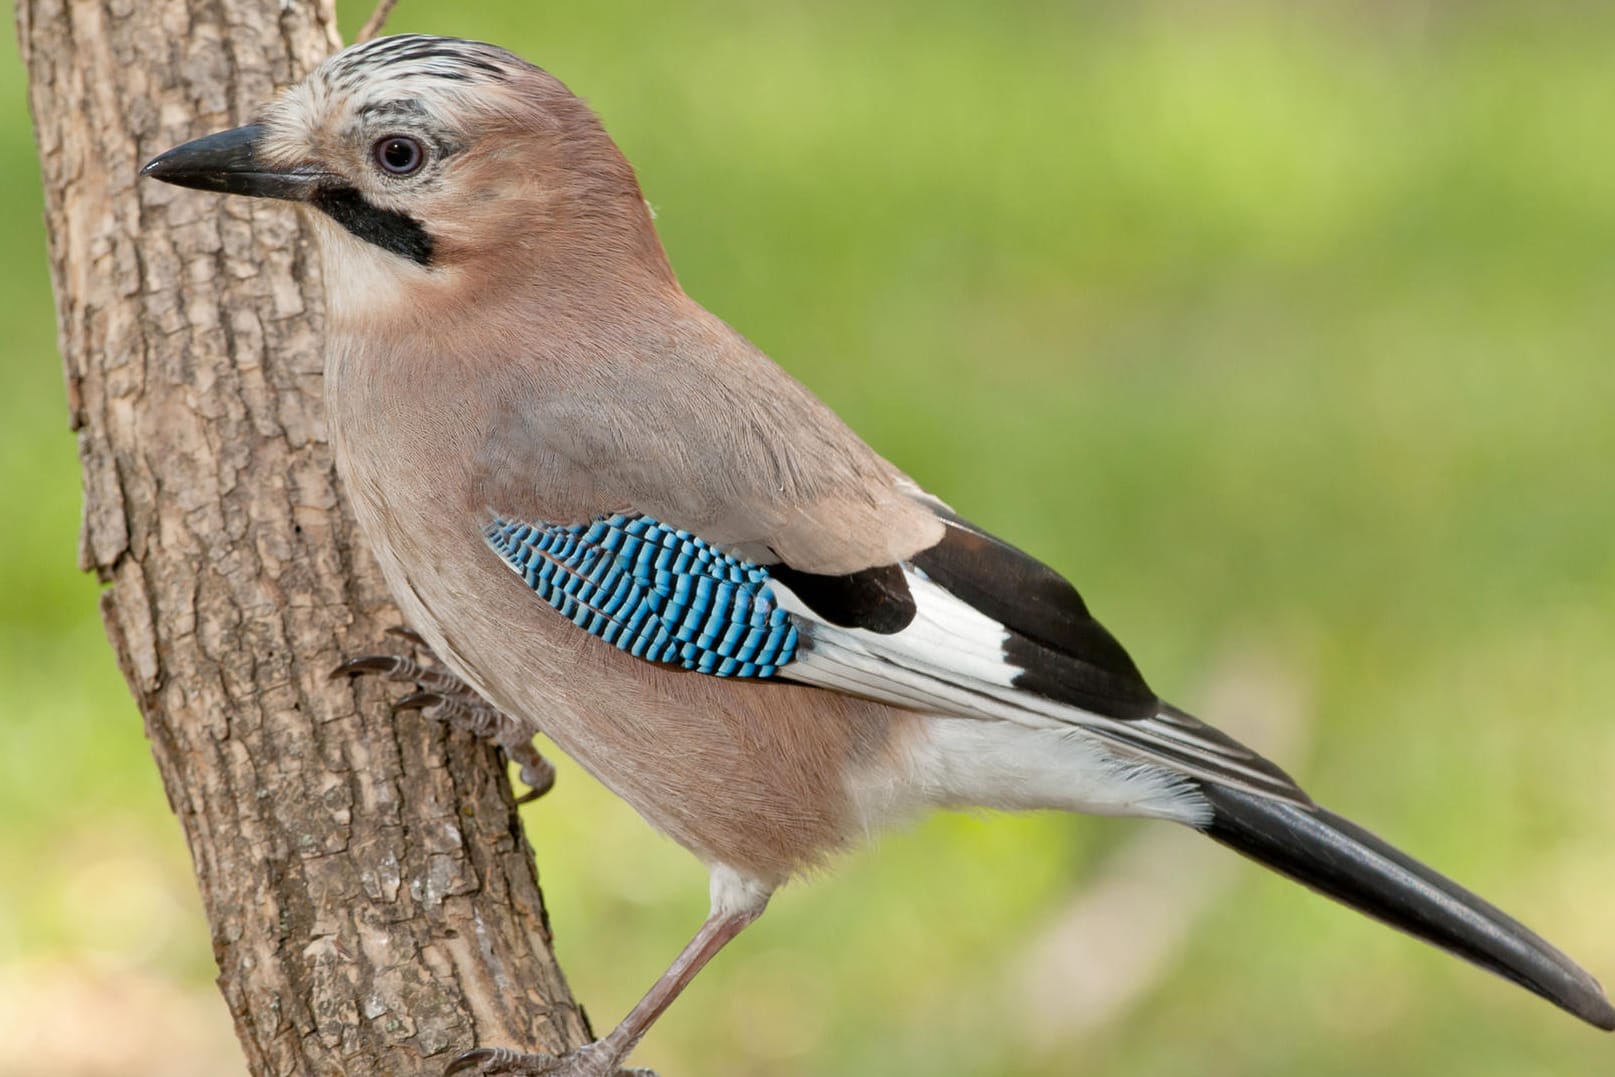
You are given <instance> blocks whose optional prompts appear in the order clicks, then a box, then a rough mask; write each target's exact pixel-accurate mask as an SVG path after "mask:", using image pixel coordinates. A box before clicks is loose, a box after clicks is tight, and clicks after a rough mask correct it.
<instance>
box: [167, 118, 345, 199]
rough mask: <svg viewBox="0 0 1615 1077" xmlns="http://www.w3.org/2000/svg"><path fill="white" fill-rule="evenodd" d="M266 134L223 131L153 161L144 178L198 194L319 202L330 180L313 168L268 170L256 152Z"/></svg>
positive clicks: (256, 129)
mask: <svg viewBox="0 0 1615 1077" xmlns="http://www.w3.org/2000/svg"><path fill="white" fill-rule="evenodd" d="M262 134H263V127H262V125H260V124H256V123H254V124H249V125H248V126H246V127H237V128H235V129H233V130H230V131H220V132H219V133H218V134H216V135H208V136H207V137H206V138H199V139H197V140H196V141H194V142H187V143H185V144H184V145H183V146H175V147H174V148H173V149H171V150H169V151H168V152H167V153H163V154H159V155H157V156H156V157H153V158H152V159H151V160H150V161H148V162H146V167H145V168H142V169H141V170H140V174H141V175H142V176H150V177H151V178H152V179H157V180H162V181H163V182H164V183H172V184H175V185H176V186H180V187H195V188H196V189H197V190H199V191H222V192H224V193H225V194H246V195H253V196H255V197H258V198H285V199H288V200H290V201H293V202H306V201H308V200H309V199H310V198H312V197H314V194H315V191H316V190H317V189H318V187H319V184H320V181H321V180H322V179H327V178H329V176H330V174H329V173H328V172H325V171H322V170H320V169H318V168H315V167H312V166H309V165H296V166H293V167H290V168H283V167H280V166H277V165H271V164H266V163H265V162H264V161H263V160H261V159H260V158H259V156H258V149H257V147H258V140H259V138H260V136H262Z"/></svg>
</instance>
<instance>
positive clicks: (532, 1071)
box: [443, 1043, 656, 1077]
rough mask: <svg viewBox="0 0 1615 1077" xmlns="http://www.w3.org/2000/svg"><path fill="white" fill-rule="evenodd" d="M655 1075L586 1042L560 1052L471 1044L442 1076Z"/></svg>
mask: <svg viewBox="0 0 1615 1077" xmlns="http://www.w3.org/2000/svg"><path fill="white" fill-rule="evenodd" d="M461 1074H464V1075H468V1077H469V1075H475V1077H493V1075H494V1074H502V1075H504V1077H656V1074H655V1073H653V1072H652V1071H650V1070H647V1069H619V1068H618V1067H617V1065H616V1064H615V1060H614V1059H612V1058H610V1057H609V1056H608V1055H606V1054H605V1053H603V1052H602V1051H600V1050H599V1047H598V1045H597V1044H593V1043H591V1044H588V1045H587V1046H584V1047H580V1048H578V1049H577V1050H575V1051H568V1052H567V1053H566V1054H564V1055H560V1056H556V1055H539V1054H523V1053H521V1052H519V1051H512V1050H511V1049H510V1048H508V1047H475V1048H472V1049H471V1050H469V1051H466V1052H464V1053H462V1054H460V1055H458V1056H456V1058H455V1059H454V1061H452V1062H450V1063H449V1065H448V1068H447V1069H445V1070H444V1071H443V1077H457V1075H461Z"/></svg>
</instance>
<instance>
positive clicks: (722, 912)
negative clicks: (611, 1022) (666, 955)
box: [444, 868, 768, 1077]
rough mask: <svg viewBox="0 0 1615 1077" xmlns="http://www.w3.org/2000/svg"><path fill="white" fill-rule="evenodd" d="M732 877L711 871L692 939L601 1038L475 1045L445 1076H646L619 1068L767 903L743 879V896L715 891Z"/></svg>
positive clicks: (761, 891)
mask: <svg viewBox="0 0 1615 1077" xmlns="http://www.w3.org/2000/svg"><path fill="white" fill-rule="evenodd" d="M731 879H732V873H730V872H728V870H727V869H722V868H720V869H717V870H715V871H714V872H713V909H712V913H711V915H709V916H708V917H707V920H706V923H704V924H702V925H701V930H700V931H698V932H696V934H695V938H693V939H691V940H690V944H689V945H688V946H686V947H684V949H683V951H682V952H680V954H679V956H678V957H676V958H674V960H673V964H672V965H670V966H669V967H668V970H667V971H666V972H664V973H662V975H661V978H660V979H658V980H657V981H656V983H654V984H653V985H651V989H650V990H649V991H647V992H646V993H645V997H644V998H642V999H640V1000H639V1003H638V1004H637V1005H635V1006H634V1008H633V1009H632V1010H630V1011H628V1016H627V1017H624V1018H623V1019H622V1021H621V1022H620V1023H619V1024H618V1025H617V1027H616V1028H614V1029H612V1030H611V1031H610V1032H609V1033H607V1034H606V1035H605V1036H604V1037H602V1038H601V1039H598V1040H595V1041H594V1042H593V1043H590V1044H586V1045H584V1046H583V1047H579V1048H577V1049H576V1050H573V1051H568V1052H567V1053H566V1054H564V1055H561V1056H559V1057H557V1056H554V1055H541V1054H521V1053H518V1052H516V1051H512V1050H510V1049H509V1048H505V1047H478V1048H476V1049H474V1050H471V1051H467V1052H465V1053H464V1054H462V1055H460V1056H459V1057H458V1058H456V1059H455V1060H454V1061H453V1062H451V1063H449V1068H448V1069H447V1070H445V1071H444V1077H453V1075H455V1074H466V1075H472V1074H476V1075H492V1074H503V1075H505V1077H619V1075H625V1074H627V1075H645V1077H650V1071H649V1070H622V1069H619V1067H620V1066H621V1065H622V1063H623V1060H624V1059H626V1058H627V1057H628V1055H629V1053H630V1052H632V1051H633V1049H634V1048H635V1047H636V1046H638V1044H639V1041H640V1040H641V1039H643V1038H644V1036H645V1033H646V1032H648V1031H650V1027H651V1025H653V1024H655V1023H656V1019H657V1018H658V1017H660V1016H661V1015H662V1013H663V1011H665V1010H666V1009H667V1008H668V1007H669V1006H671V1005H672V1004H673V1000H674V999H676V998H678V997H679V993H680V992H681V991H683V990H684V989H685V988H686V987H687V986H689V983H690V981H691V980H693V979H695V977H696V974H697V973H699V972H700V971H701V970H702V969H703V968H705V967H706V964H707V962H708V961H711V960H712V959H713V957H715V956H716V955H717V953H718V951H719V950H721V949H723V948H724V947H725V946H726V945H728V944H729V942H730V941H731V940H733V939H734V937H735V936H736V935H738V934H740V933H741V931H743V930H745V928H746V925H747V924H750V923H751V922H752V921H753V920H755V919H757V917H759V916H761V915H762V912H763V908H764V907H765V906H766V905H767V904H768V892H767V891H766V890H765V889H763V888H761V887H759V886H756V885H755V884H750V883H746V882H741V884H740V885H741V887H742V888H744V891H745V893H744V895H743V896H742V900H740V901H734V900H726V899H725V898H728V897H732V896H734V894H733V891H731V893H730V894H726V895H723V896H720V888H722V887H724V886H725V885H726V884H729V883H730V882H731Z"/></svg>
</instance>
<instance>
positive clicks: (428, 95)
mask: <svg viewBox="0 0 1615 1077" xmlns="http://www.w3.org/2000/svg"><path fill="white" fill-rule="evenodd" d="M141 174H142V175H145V176H150V177H151V178H153V179H159V180H162V181H164V182H167V183H173V184H178V185H180V186H183V187H195V188H199V189H201V190H207V191H221V192H225V193H228V194H242V195H250V196H256V197H260V198H277V199H285V200H289V201H293V202H296V203H299V204H302V205H304V206H306V207H308V208H310V209H312V210H316V211H318V212H317V213H315V214H314V219H315V220H316V221H317V222H318V224H319V228H318V231H319V233H320V239H321V243H322V248H323V252H324V255H325V261H326V269H327V278H328V288H329V290H330V292H331V305H332V310H333V313H334V314H336V315H337V316H339V317H340V316H341V315H342V314H343V313H344V311H343V308H344V307H355V308H357V307H368V308H374V307H375V306H376V305H377V304H384V303H386V302H387V299H388V297H389V296H391V297H392V298H394V299H398V300H402V301H405V302H411V303H417V304H418V303H419V302H420V301H421V300H422V299H423V298H424V297H427V296H429V295H430V294H432V293H433V292H438V293H445V294H448V293H459V294H461V295H462V296H463V295H465V294H471V293H473V292H474V293H475V294H478V295H485V294H487V293H488V292H489V291H490V290H494V291H497V290H499V289H501V288H507V289H508V288H519V287H523V286H535V282H538V283H542V282H544V281H545V279H546V278H549V279H550V280H549V283H550V284H551V285H552V286H554V285H557V284H559V285H563V286H566V287H571V288H576V287H585V286H588V283H589V282H590V281H591V280H592V279H593V278H597V277H602V276H605V277H610V276H613V275H616V276H621V275H624V274H628V275H633V274H638V273H647V272H648V273H650V274H652V275H656V276H664V277H668V278H670V274H669V272H668V270H667V268H666V260H665V257H664V256H663V254H662V250H661V246H660V244H659V243H658V241H657V240H656V236H655V232H654V229H653V228H652V226H651V223H650V217H649V213H648V212H647V210H646V207H645V204H644V200H643V196H642V195H641V194H640V190H639V185H638V182H637V181H636V179H635V177H634V173H633V169H632V168H631V167H630V166H629V164H628V162H627V161H626V160H625V159H624V158H623V156H622V154H621V153H620V152H619V151H618V149H617V147H616V145H615V144H614V143H613V142H612V140H611V138H610V137H609V136H608V135H607V134H606V133H605V130H604V129H603V128H602V127H601V125H600V122H599V120H598V119H597V118H596V117H595V116H594V114H593V112H591V111H590V109H589V108H588V106H587V105H585V104H584V103H583V102H582V101H580V100H579V99H578V98H577V97H575V96H574V95H573V94H572V93H571V92H570V91H568V90H567V88H566V87H565V86H564V85H562V83H561V82H560V81H559V80H558V79H556V78H554V77H553V76H551V75H549V74H547V73H546V72H544V71H542V70H540V69H539V68H537V67H534V66H533V65H531V64H529V63H527V62H526V61H524V60H522V59H520V58H519V57H517V56H515V55H514V54H512V53H510V52H508V51H506V50H504V49H501V48H498V47H496V46H493V45H487V44H483V43H480V42H472V41H462V40H460V39H458V38H443V37H428V36H425V35H419V34H406V35H399V36H395V37H384V38H377V39H375V40H372V41H368V42H365V43H363V44H360V45H355V46H353V47H351V48H348V49H345V50H343V51H342V52H339V53H337V54H336V55H334V56H332V57H330V58H329V59H327V60H326V61H325V62H324V63H322V64H321V65H320V66H319V67H318V68H316V69H315V70H314V71H313V72H312V73H311V74H310V75H309V76H308V77H307V78H306V79H304V80H303V81H302V82H300V83H298V84H297V85H295V86H292V87H290V88H288V89H286V90H285V91H283V92H282V93H281V94H280V95H279V96H278V97H277V98H276V99H275V100H274V101H272V102H271V103H270V104H269V105H268V106H267V107H266V108H265V109H264V111H263V113H262V114H261V116H260V117H259V119H258V122H256V123H252V124H249V125H247V126H245V127H237V128H234V129H233V130H229V131H223V132H220V133H218V134H214V135H209V136H207V137H205V138H199V139H197V140H195V141H193V142H187V143H185V144H184V145H182V146H178V147H175V148H174V149H171V150H169V151H168V152H167V153H164V154H161V155H160V156H158V157H156V158H155V159H153V160H152V161H150V162H149V163H148V164H147V165H146V166H145V168H144V169H142V172H141ZM349 313H354V311H349Z"/></svg>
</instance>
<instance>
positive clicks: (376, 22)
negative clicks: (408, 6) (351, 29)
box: [353, 0, 398, 45]
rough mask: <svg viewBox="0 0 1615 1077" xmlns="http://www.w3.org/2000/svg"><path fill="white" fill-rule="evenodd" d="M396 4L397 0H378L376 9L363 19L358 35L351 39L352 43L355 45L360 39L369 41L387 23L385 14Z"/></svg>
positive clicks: (390, 12)
mask: <svg viewBox="0 0 1615 1077" xmlns="http://www.w3.org/2000/svg"><path fill="white" fill-rule="evenodd" d="M397 6H398V0H378V3H377V4H376V10H374V11H372V12H371V13H370V17H369V18H368V19H366V20H365V21H364V25H363V26H361V27H359V36H358V37H356V38H354V39H353V43H354V44H355V45H357V44H359V43H360V42H361V41H369V40H370V39H371V38H373V37H375V36H376V35H377V34H379V33H381V28H382V27H384V26H386V25H387V16H389V15H391V14H392V13H393V8H395V7H397Z"/></svg>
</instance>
